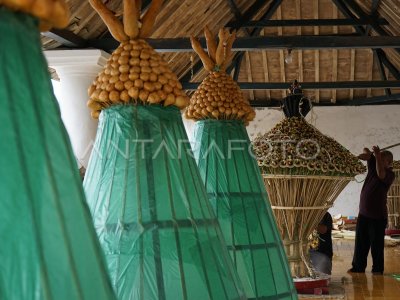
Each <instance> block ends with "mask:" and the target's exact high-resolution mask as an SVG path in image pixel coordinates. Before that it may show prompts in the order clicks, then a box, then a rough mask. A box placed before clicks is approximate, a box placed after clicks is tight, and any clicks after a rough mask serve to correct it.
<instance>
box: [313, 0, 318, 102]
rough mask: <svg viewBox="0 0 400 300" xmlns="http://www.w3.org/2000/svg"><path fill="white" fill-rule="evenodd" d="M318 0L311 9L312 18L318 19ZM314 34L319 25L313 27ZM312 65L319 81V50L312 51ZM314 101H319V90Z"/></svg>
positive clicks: (316, 33) (314, 1) (316, 32)
mask: <svg viewBox="0 0 400 300" xmlns="http://www.w3.org/2000/svg"><path fill="white" fill-rule="evenodd" d="M318 1H319V0H313V8H314V9H313V11H314V18H315V19H318V18H319V12H318V10H319V7H318ZM314 34H315V35H319V27H318V26H315V27H314ZM314 66H315V68H314V69H315V81H317V82H318V81H319V50H315V51H314ZM315 102H317V103H318V102H319V90H316V91H315Z"/></svg>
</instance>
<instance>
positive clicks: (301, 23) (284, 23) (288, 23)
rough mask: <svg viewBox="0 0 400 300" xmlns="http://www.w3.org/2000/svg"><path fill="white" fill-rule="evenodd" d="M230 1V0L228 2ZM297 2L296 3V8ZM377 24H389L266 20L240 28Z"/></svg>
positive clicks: (233, 24)
mask: <svg viewBox="0 0 400 300" xmlns="http://www.w3.org/2000/svg"><path fill="white" fill-rule="evenodd" d="M228 1H232V0H228ZM298 2H299V0H297V1H296V6H297V3H298ZM373 23H377V24H379V25H388V24H389V22H388V21H387V20H386V19H383V18H378V19H377V20H376V21H372V20H371V19H363V18H360V19H357V20H351V19H338V18H336V19H316V18H315V19H300V18H297V20H284V19H280V20H267V21H249V22H246V23H244V24H241V28H255V27H289V26H295V27H298V26H351V25H369V24H373ZM237 24H238V22H237V21H233V22H229V23H228V24H227V25H226V27H233V28H237V26H238V25H237Z"/></svg>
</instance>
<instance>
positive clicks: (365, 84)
mask: <svg viewBox="0 0 400 300" xmlns="http://www.w3.org/2000/svg"><path fill="white" fill-rule="evenodd" d="M199 84H200V82H182V86H183V89H185V90H195V89H197V87H198V86H199ZM238 84H239V87H240V88H241V89H242V90H285V89H288V88H289V86H290V83H288V82H238ZM301 86H302V88H303V89H305V90H315V89H317V90H320V89H336V90H339V89H367V88H370V89H383V88H400V80H392V81H389V80H386V81H383V80H382V81H336V82H331V81H325V82H302V83H301Z"/></svg>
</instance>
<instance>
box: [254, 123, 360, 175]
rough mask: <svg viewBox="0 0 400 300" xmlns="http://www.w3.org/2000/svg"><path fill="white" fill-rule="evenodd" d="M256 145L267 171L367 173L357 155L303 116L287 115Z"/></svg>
mask: <svg viewBox="0 0 400 300" xmlns="http://www.w3.org/2000/svg"><path fill="white" fill-rule="evenodd" d="M253 145H254V151H255V153H256V155H257V158H258V165H259V167H260V168H261V170H262V172H263V173H265V174H296V175H300V174H303V175H326V176H339V175H340V176H350V177H353V176H354V175H356V174H361V173H364V172H365V166H364V165H363V164H362V163H361V162H360V160H359V159H358V158H357V157H356V156H355V155H353V154H352V153H351V152H350V151H349V150H347V149H346V148H345V147H343V146H342V145H340V144H339V143H338V142H336V141H335V140H334V139H332V138H330V137H328V136H326V135H323V134H322V133H321V132H320V131H319V130H318V129H316V128H315V127H314V126H312V125H311V124H309V123H307V122H306V120H305V119H304V118H302V117H291V118H285V119H284V120H282V121H281V122H279V123H278V124H277V125H276V126H275V127H274V128H273V129H272V130H271V131H269V132H268V133H266V134H264V135H262V136H258V137H256V138H255V139H254V141H253Z"/></svg>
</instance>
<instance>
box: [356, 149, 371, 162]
mask: <svg viewBox="0 0 400 300" xmlns="http://www.w3.org/2000/svg"><path fill="white" fill-rule="evenodd" d="M371 155H372V152H371V151H370V150H369V149H368V148H364V149H363V153H361V154H360V155H358V158H359V159H361V160H369V159H370V158H371Z"/></svg>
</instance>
